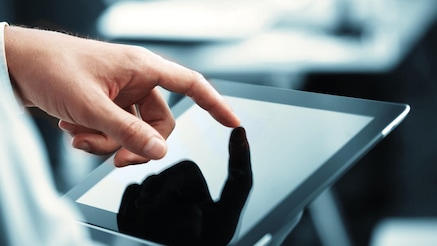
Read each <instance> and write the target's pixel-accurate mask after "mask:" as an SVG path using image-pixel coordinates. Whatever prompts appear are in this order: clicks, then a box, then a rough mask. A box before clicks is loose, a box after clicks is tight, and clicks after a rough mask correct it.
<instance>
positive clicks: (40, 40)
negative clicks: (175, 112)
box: [5, 26, 240, 166]
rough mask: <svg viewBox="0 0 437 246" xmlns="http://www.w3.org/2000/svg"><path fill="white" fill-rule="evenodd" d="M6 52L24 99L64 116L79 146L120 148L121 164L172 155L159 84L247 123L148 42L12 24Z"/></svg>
mask: <svg viewBox="0 0 437 246" xmlns="http://www.w3.org/2000/svg"><path fill="white" fill-rule="evenodd" d="M5 50H6V59H7V63H8V68H9V73H10V77H11V80H12V83H13V86H14V88H15V90H16V92H17V94H18V95H19V97H20V98H21V99H22V101H23V103H24V104H25V105H26V106H36V107H39V108H41V109H42V110H44V111H46V112H47V113H48V114H50V115H52V116H54V117H57V118H59V119H60V122H59V127H60V128H61V129H63V130H65V131H67V132H69V133H70V134H71V135H72V136H73V140H72V145H73V146H74V147H76V148H80V149H83V150H85V151H88V152H91V153H96V154H107V153H111V152H113V151H116V150H118V151H117V154H116V156H115V161H114V163H115V165H116V166H125V165H129V164H134V163H144V162H147V161H149V160H150V159H159V158H161V157H163V156H164V155H165V153H166V151H167V147H166V142H165V139H166V138H167V137H168V136H169V134H170V133H171V132H172V130H173V128H174V124H175V123H174V118H173V116H172V114H171V112H170V110H169V108H168V106H167V104H166V102H165V100H164V99H163V97H162V95H161V94H160V92H159V91H158V88H157V86H161V87H163V88H165V89H167V90H170V91H173V92H176V93H181V94H185V95H187V96H190V97H191V98H192V99H193V100H194V101H195V102H196V103H197V104H199V105H200V106H201V107H202V108H204V109H205V110H207V111H209V113H210V114H211V115H212V116H213V117H214V118H215V119H216V120H218V121H219V122H220V123H222V124H223V125H226V126H229V127H237V126H238V125H239V124H240V123H239V119H238V118H237V116H236V115H235V114H234V113H233V112H232V110H231V109H230V107H229V106H228V105H227V104H225V103H224V101H223V99H222V97H221V96H220V95H219V94H218V93H217V92H216V91H215V90H214V89H213V87H212V86H211V85H210V84H209V83H208V82H207V81H206V80H205V79H204V78H203V76H201V75H200V74H199V73H197V72H194V71H192V70H189V69H187V68H184V67H182V66H180V65H177V64H175V63H173V62H170V61H168V60H165V59H163V58H161V57H160V56H158V55H156V54H154V53H152V52H150V51H148V50H146V49H144V48H141V47H136V46H127V45H120V44H110V43H105V42H100V41H94V40H88V39H83V38H77V37H73V36H70V35H66V34H62V33H58V32H50V31H42V30H36V29H28V28H20V27H13V26H11V27H6V28H5ZM137 109H138V110H137ZM138 116H140V118H138ZM120 147H121V148H120Z"/></svg>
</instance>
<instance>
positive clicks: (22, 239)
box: [0, 23, 96, 246]
mask: <svg viewBox="0 0 437 246" xmlns="http://www.w3.org/2000/svg"><path fill="white" fill-rule="evenodd" d="M1 25H2V26H1V27H2V28H1V29H2V30H1V31H0V33H1V34H0V44H1V47H2V48H1V53H0V55H2V57H0V60H1V61H0V85H1V90H0V119H1V120H0V244H1V245H53V246H55V245H56V246H58V245H95V244H96V243H94V242H92V241H91V240H90V237H89V235H88V231H87V230H85V228H84V227H82V226H80V225H79V224H78V223H77V222H76V221H75V218H77V216H79V213H78V211H77V210H76V208H75V207H74V206H73V204H72V203H70V202H68V201H66V200H62V199H60V196H59V194H58V193H57V191H56V189H55V186H54V182H53V179H52V176H51V172H50V169H49V166H48V163H49V162H48V158H47V155H46V152H45V150H44V149H43V147H42V146H44V144H43V141H42V140H41V137H40V136H39V135H38V131H37V130H36V127H35V126H34V124H33V122H32V121H31V118H30V117H29V115H28V114H25V113H22V114H17V113H16V110H15V109H14V105H15V106H18V105H17V103H18V101H16V100H15V98H14V94H13V90H12V87H11V86H10V81H9V76H8V74H7V66H6V62H5V57H4V49H3V47H4V46H3V42H4V41H3V35H2V34H3V27H4V25H5V23H2V24H1Z"/></svg>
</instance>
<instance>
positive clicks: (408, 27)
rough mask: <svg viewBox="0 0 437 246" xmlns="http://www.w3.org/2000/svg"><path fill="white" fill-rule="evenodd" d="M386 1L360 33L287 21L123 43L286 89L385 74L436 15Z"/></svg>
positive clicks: (427, 6)
mask: <svg viewBox="0 0 437 246" xmlns="http://www.w3.org/2000/svg"><path fill="white" fill-rule="evenodd" d="M385 2H388V4H387V6H379V10H378V11H377V12H376V13H372V15H369V16H368V17H367V18H366V20H365V22H364V23H362V25H361V27H360V28H361V29H362V30H361V35H335V34H333V33H332V32H327V31H322V30H318V29H314V28H304V27H302V26H293V24H292V23H291V24H290V23H288V24H285V25H282V26H281V25H279V26H278V25H276V26H272V27H271V28H268V29H262V30H261V31H260V32H258V33H255V34H253V35H248V37H247V38H245V39H239V40H229V41H226V40H219V41H214V40H212V41H198V40H197V41H193V42H190V41H187V40H182V41H179V42H178V41H177V40H170V41H165V42H157V41H150V40H149V41H147V40H138V39H135V38H133V39H132V40H128V41H127V40H126V39H125V38H126V37H125V36H124V37H123V40H124V41H122V42H123V43H130V44H137V45H141V46H144V47H147V48H148V49H150V50H152V51H153V52H155V53H158V54H160V55H162V56H163V57H165V58H167V59H170V60H173V61H175V62H178V63H180V64H182V65H184V66H187V67H190V68H192V69H194V70H197V71H199V72H201V73H203V74H204V75H205V76H206V77H215V78H224V79H234V80H235V79H236V80H240V81H254V83H256V82H257V81H260V80H264V81H270V82H271V83H272V84H273V85H283V84H284V83H288V81H293V78H296V77H299V76H302V75H305V74H307V73H311V72H340V73H341V72H358V73H362V72H365V73H378V72H385V71H389V70H390V69H392V68H394V67H395V66H396V65H398V64H399V62H400V61H402V59H403V58H404V57H405V55H406V54H407V53H408V51H409V50H410V49H411V48H412V47H413V46H414V45H415V43H416V42H417V41H419V40H420V39H421V37H422V36H423V35H424V33H425V32H426V31H427V30H428V27H429V26H430V24H432V23H433V21H434V19H435V17H436V12H437V11H436V10H437V5H436V4H435V3H434V1H433V0H419V1H406V0H398V1H385ZM106 21H108V20H106ZM132 24H134V23H132ZM258 24H259V23H258ZM112 37H113V38H116V35H115V36H114V33H112ZM115 41H117V39H115Z"/></svg>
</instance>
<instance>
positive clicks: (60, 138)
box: [0, 0, 437, 246]
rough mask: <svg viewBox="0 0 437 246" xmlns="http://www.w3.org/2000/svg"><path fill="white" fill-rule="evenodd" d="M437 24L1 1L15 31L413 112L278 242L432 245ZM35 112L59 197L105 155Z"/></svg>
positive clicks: (187, 7) (239, 6) (105, 2)
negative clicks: (103, 44)
mask: <svg viewBox="0 0 437 246" xmlns="http://www.w3.org/2000/svg"><path fill="white" fill-rule="evenodd" d="M436 17H437V4H436V3H435V1H434V0H416V1H410V0H324V1H315V0H293V1H291V0H252V1H247V0H232V1H230V0H221V1H219V0H160V1H159V0H155V1H145V0H143V1H132V0H130V1H126V0H123V1H122V0H63V1H58V0H1V1H0V19H1V20H4V21H8V22H9V23H10V24H15V25H26V26H31V27H39V28H45V29H51V30H59V31H63V32H67V33H71V34H74V35H79V36H83V37H89V38H96V39H100V40H107V41H112V42H120V43H129V44H136V45H141V46H144V47H146V48H148V49H150V50H152V51H154V52H156V53H158V54H160V55H162V56H163V57H166V58H168V59H170V60H173V61H176V62H179V63H181V64H183V65H185V66H187V67H190V68H192V69H195V70H198V71H200V72H201V73H203V74H204V75H205V76H206V77H207V78H220V79H229V80H234V81H240V82H245V83H254V84H263V85H269V86H275V87H282V88H291V89H298V90H307V91H315V92H323V93H329V94H337V95H345V96H352V97H360V98H368V99H375V100H383V101H392V102H400V103H408V104H410V106H411V108H412V110H411V112H410V115H409V116H408V117H407V119H406V120H405V121H404V122H403V123H402V124H401V125H400V126H399V127H398V128H397V129H396V130H395V131H394V132H392V133H391V134H390V135H389V136H388V137H387V138H386V139H384V140H383V141H382V142H381V143H380V144H378V145H377V146H376V147H375V148H374V149H373V150H371V151H370V152H369V153H368V154H367V155H366V156H365V157H364V158H363V159H361V160H360V161H359V162H358V163H357V164H356V166H354V168H352V169H351V170H350V171H349V172H348V173H347V174H346V175H345V176H343V177H342V178H341V179H340V180H339V181H338V182H337V183H336V184H335V185H334V186H333V187H332V188H331V189H330V190H329V192H328V193H327V194H324V195H323V197H324V198H323V197H322V198H321V199H317V200H316V201H315V202H314V203H313V204H311V205H310V206H309V207H308V209H306V210H305V211H304V214H303V218H302V220H301V221H300V223H299V224H298V226H297V227H296V228H295V229H294V230H293V231H292V232H291V234H290V235H289V236H288V237H287V238H286V239H285V241H284V243H283V245H337V246H338V245H401V244H400V243H399V242H402V243H404V244H403V245H411V244H412V243H411V242H414V243H415V244H418V245H437V238H436V236H435V235H433V234H435V233H433V232H436V231H437V144H436V143H437V141H436V140H435V139H437V23H436ZM166 96H167V98H168V100H169V103H170V104H172V103H174V102H175V101H177V100H178V97H177V96H176V95H171V94H168V93H167V94H166ZM31 111H32V114H33V115H34V117H35V121H36V122H37V124H38V126H39V128H40V129H41V132H42V135H43V137H44V140H45V142H46V144H47V146H48V149H49V155H50V159H51V162H52V167H53V173H54V176H55V178H56V181H57V185H58V189H59V191H60V192H66V191H67V190H69V189H70V188H71V187H72V186H74V185H75V184H77V183H78V182H79V181H80V180H81V178H83V177H84V175H86V174H87V173H89V172H90V171H91V170H92V169H94V168H95V167H96V165H98V164H99V163H100V162H101V161H102V159H103V158H104V157H95V156H91V155H89V154H85V153H82V152H80V151H76V150H74V149H72V148H71V147H70V145H69V139H68V136H65V135H63V134H62V133H61V132H60V131H59V130H58V129H57V126H56V124H57V122H56V120H55V119H52V118H50V117H49V116H47V115H45V114H44V113H42V112H40V111H38V110H35V109H32V110H31ZM329 205H332V206H329ZM430 232H431V233H430ZM408 240H410V241H408Z"/></svg>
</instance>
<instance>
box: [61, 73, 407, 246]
mask: <svg viewBox="0 0 437 246" xmlns="http://www.w3.org/2000/svg"><path fill="white" fill-rule="evenodd" d="M213 85H214V87H215V88H216V89H217V90H218V91H219V92H220V93H221V94H222V95H223V97H224V99H225V100H226V101H227V102H228V103H229V104H230V105H231V106H232V108H233V109H234V111H235V112H236V113H237V115H239V117H240V119H241V123H242V126H244V128H245V129H246V133H247V138H248V141H249V145H250V152H251V170H252V173H251V175H252V180H253V182H252V186H251V188H250V191H249V192H248V196H247V198H246V199H245V202H244V207H242V208H241V211H239V213H238V218H237V220H236V221H237V225H236V227H235V230H234V231H233V232H232V239H231V240H230V241H229V244H231V245H254V244H256V243H257V242H260V240H262V241H263V242H268V241H270V240H273V237H274V235H275V234H276V233H277V232H278V231H280V230H281V229H283V227H284V225H286V224H288V223H289V221H291V220H292V219H293V218H294V217H296V216H297V215H298V214H299V213H300V212H301V211H302V209H303V208H304V207H305V206H306V205H308V203H310V202H311V201H312V200H313V199H314V198H316V197H317V195H319V194H320V193H321V192H322V191H323V190H325V189H327V188H328V187H329V186H330V185H332V184H333V183H334V182H335V181H336V180H337V179H339V177H341V176H342V175H343V174H344V173H345V172H346V171H347V170H348V169H349V168H351V167H352V166H353V164H354V163H355V162H357V160H359V159H360V157H362V156H363V155H364V154H365V153H366V152H367V151H369V150H370V149H371V148H372V147H373V146H374V145H375V144H377V143H378V142H379V141H380V140H382V139H383V138H384V137H385V136H386V135H387V134H389V133H390V132H391V131H392V130H393V129H394V128H395V127H396V126H397V125H398V124H399V123H400V122H401V121H402V120H403V119H404V118H405V117H406V115H407V114H408V112H409V106H408V105H406V104H398V103H389V102H381V101H373V100H365V99H358V98H349V97H342V96H334V95H327V94H319V93H312V92H304V91H298V90H288V89H280V88H273V87H267V86H259V85H251V84H243V83H236V82H229V81H220V80H216V81H213ZM172 112H173V114H174V117H175V119H176V128H175V129H174V131H173V133H172V134H171V135H170V137H169V138H168V153H167V155H166V156H165V157H164V158H163V159H161V160H157V161H151V162H149V163H147V164H144V165H134V166H128V167H124V168H115V167H114V166H113V162H112V161H113V160H112V157H111V158H109V159H108V160H106V161H105V162H104V163H102V164H101V165H100V166H99V167H98V168H97V169H95V170H94V171H93V172H92V173H91V174H90V175H89V176H88V177H86V178H85V179H84V180H83V181H82V182H81V183H80V184H79V185H77V186H76V187H74V188H73V189H71V190H70V191H69V192H68V193H67V194H66V196H67V197H68V198H69V199H72V200H73V201H74V202H75V203H76V204H77V206H78V207H79V209H80V210H81V211H82V213H83V218H81V220H82V222H84V223H86V224H90V225H93V226H94V227H96V228H102V229H104V230H108V231H111V232H113V233H120V235H122V234H123V235H125V234H128V235H129V232H125V231H123V230H121V232H120V228H119V227H120V221H119V219H120V218H119V217H117V215H118V213H119V209H120V206H121V204H122V198H123V197H124V194H125V192H126V191H127V187H129V186H130V185H132V184H137V185H138V186H139V184H143V182H145V180H147V179H148V178H149V177H152V176H157V175H159V174H162V173H164V172H165V171H166V170H168V169H170V168H172V167H174V166H175V164H176V163H179V162H180V161H181V160H186V159H189V160H192V161H193V162H194V163H195V164H197V166H198V170H200V173H201V174H202V175H203V178H204V181H205V182H206V184H205V185H206V186H207V191H208V192H209V193H210V196H211V198H212V199H213V201H218V200H220V196H221V195H222V194H221V192H222V190H223V187H224V184H225V182H226V180H227V177H228V164H227V163H228V156H229V155H228V142H229V135H230V133H231V130H232V129H229V128H227V127H224V126H222V125H220V124H219V123H217V122H216V121H215V120H214V119H212V117H211V116H210V115H209V114H208V113H207V112H206V111H204V110H203V109H201V108H200V107H199V106H197V105H196V104H194V103H193V101H192V100H191V99H190V98H183V99H182V100H181V101H180V102H179V103H177V104H176V105H175V106H174V107H172ZM146 200H147V199H146ZM178 209H179V208H178ZM170 210H171V212H169V214H172V213H173V212H174V210H175V209H174V208H173V209H170ZM150 211H151V210H148V211H146V212H150ZM153 213H154V212H153ZM184 216H185V215H184ZM172 217H178V216H177V215H174V214H173V215H172ZM133 220H135V218H133ZM150 221H152V220H150ZM132 223H133V222H132ZM151 228H153V227H151ZM217 228H219V227H218V226H217ZM162 233H164V234H165V233H169V235H170V233H171V232H170V231H168V232H162ZM132 235H134V236H135V237H136V238H138V240H142V242H145V243H146V242H147V243H153V242H154V240H150V238H147V237H141V236H138V234H135V233H134V234H132ZM157 243H159V242H157Z"/></svg>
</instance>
